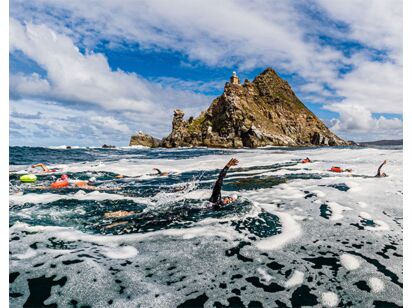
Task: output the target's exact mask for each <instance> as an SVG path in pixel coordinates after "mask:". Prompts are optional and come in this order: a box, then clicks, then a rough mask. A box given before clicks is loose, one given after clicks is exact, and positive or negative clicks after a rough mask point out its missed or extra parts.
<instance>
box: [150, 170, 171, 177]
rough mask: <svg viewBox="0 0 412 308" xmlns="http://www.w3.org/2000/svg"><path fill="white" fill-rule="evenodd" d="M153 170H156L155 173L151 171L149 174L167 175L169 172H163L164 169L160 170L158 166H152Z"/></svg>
mask: <svg viewBox="0 0 412 308" xmlns="http://www.w3.org/2000/svg"><path fill="white" fill-rule="evenodd" d="M153 170H154V171H156V173H151V174H150V175H159V176H167V175H169V174H170V172H165V171H163V172H162V171H160V169H158V168H153Z"/></svg>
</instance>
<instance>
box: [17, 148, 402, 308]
mask: <svg viewBox="0 0 412 308" xmlns="http://www.w3.org/2000/svg"><path fill="white" fill-rule="evenodd" d="M307 156H308V157H310V158H311V159H312V160H313V163H309V164H302V163H300V160H301V159H303V158H305V157H307ZM232 157H236V158H237V159H238V160H239V165H238V166H236V167H233V168H231V169H230V170H229V172H228V174H227V176H226V178H225V181H224V185H223V191H222V195H223V196H226V195H230V194H233V193H236V194H237V195H238V196H239V198H238V200H237V201H236V202H234V203H232V204H230V205H228V206H226V207H224V208H223V209H222V210H220V211H213V210H212V207H211V205H210V204H209V203H208V202H207V200H208V198H209V197H210V194H211V189H212V187H213V184H214V182H215V180H216V178H217V175H218V174H219V172H220V169H221V168H222V167H223V166H224V165H225V164H226V162H227V161H228V160H229V159H230V158H232ZM385 159H386V160H387V161H388V164H387V165H386V166H384V168H383V171H385V172H386V173H387V174H388V177H385V178H375V177H374V175H375V174H376V170H377V167H378V166H379V164H380V163H381V162H382V161H383V160H385ZM40 162H42V163H45V164H47V165H50V166H51V167H55V168H59V169H58V171H57V172H55V173H47V174H42V173H39V174H37V178H38V181H37V183H35V184H21V183H19V180H18V179H19V177H20V175H21V174H24V173H25V172H27V171H29V172H31V171H32V170H31V168H30V165H31V164H34V163H40ZM332 166H341V167H343V168H351V169H353V172H352V173H351V174H348V173H341V174H336V173H331V172H328V171H327V169H329V168H330V167H332ZM152 168H159V169H160V170H162V171H167V172H172V173H171V174H170V175H168V176H156V175H153V170H152ZM62 173H65V174H68V175H69V176H70V177H71V178H74V179H80V180H87V179H89V178H91V177H95V178H96V186H98V187H99V188H106V189H107V190H99V191H87V190H82V189H62V190H49V189H38V188H37V186H39V185H41V186H47V185H49V184H50V183H51V182H52V181H54V180H55V179H56V178H58V177H59V176H60V175H61V174H62ZM119 174H121V175H123V176H124V177H123V178H121V179H118V178H116V177H115V176H116V175H119ZM9 178H10V238H9V239H10V306H11V307H22V306H27V307H45V306H47V307H55V306H56V305H57V306H58V307H203V306H204V307H301V306H315V307H321V306H324V307H335V306H338V307H350V306H353V307H400V306H402V287H403V285H402V256H403V251H402V248H403V244H402V226H403V219H402V217H403V216H402V193H403V191H402V148H401V147H387V148H385V147H381V148H310V149H308V148H305V149H290V148H263V149H254V150H251V149H240V150H216V149H206V148H197V149H190V148H181V149H169V150H168V149H145V148H130V147H125V148H118V149H100V148H72V149H65V147H57V148H32V147H11V148H10V175H9ZM113 188H116V189H117V190H110V189H113ZM119 210H125V211H133V214H132V215H130V216H127V217H123V218H108V217H107V216H106V217H105V215H104V214H105V213H107V212H113V211H119Z"/></svg>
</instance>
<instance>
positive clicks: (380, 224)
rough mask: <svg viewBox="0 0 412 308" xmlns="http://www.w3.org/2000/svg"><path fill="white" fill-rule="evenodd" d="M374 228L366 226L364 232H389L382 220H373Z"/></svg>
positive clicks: (387, 226)
mask: <svg viewBox="0 0 412 308" xmlns="http://www.w3.org/2000/svg"><path fill="white" fill-rule="evenodd" d="M373 222H374V223H375V224H376V226H366V227H365V230H369V231H388V230H390V228H389V225H388V224H387V223H386V222H384V221H383V220H374V221H373Z"/></svg>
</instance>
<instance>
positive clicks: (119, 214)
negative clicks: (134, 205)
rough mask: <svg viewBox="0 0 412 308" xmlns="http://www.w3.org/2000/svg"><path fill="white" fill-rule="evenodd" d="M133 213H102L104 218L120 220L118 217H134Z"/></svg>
mask: <svg viewBox="0 0 412 308" xmlns="http://www.w3.org/2000/svg"><path fill="white" fill-rule="evenodd" d="M135 213H136V212H135V211H121V210H120V211H114V212H106V213H104V218H120V217H127V216H130V215H134V214H135Z"/></svg>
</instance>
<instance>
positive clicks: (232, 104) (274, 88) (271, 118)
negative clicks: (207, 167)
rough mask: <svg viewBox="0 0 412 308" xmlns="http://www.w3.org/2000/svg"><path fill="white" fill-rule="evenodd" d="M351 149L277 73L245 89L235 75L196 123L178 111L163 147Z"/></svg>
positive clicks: (269, 73) (265, 73)
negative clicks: (326, 147) (340, 146)
mask: <svg viewBox="0 0 412 308" xmlns="http://www.w3.org/2000/svg"><path fill="white" fill-rule="evenodd" d="M132 138H133V137H132ZM131 144H132V140H131ZM347 144H348V143H347V142H346V141H344V140H343V139H341V138H339V137H338V136H336V135H335V134H334V133H332V132H331V131H330V130H329V129H328V128H327V127H326V125H325V124H323V123H322V121H320V120H319V119H318V118H317V117H316V116H315V115H314V114H313V113H312V112H311V111H310V110H309V109H307V108H306V107H305V105H304V104H303V103H302V102H301V101H300V100H299V98H298V97H297V96H296V95H295V93H294V92H293V90H292V88H291V87H290V86H289V84H288V83H287V82H286V81H285V80H283V79H282V78H280V77H279V76H278V75H277V74H276V72H275V71H274V70H273V69H272V68H267V69H266V70H265V71H263V72H262V73H261V74H260V75H259V76H257V77H256V78H255V80H253V82H249V81H248V80H245V82H244V83H243V84H241V83H240V81H239V78H238V77H237V76H236V74H235V73H234V75H233V76H232V77H231V79H230V82H227V83H226V85H225V88H224V92H223V94H222V95H221V96H219V97H217V98H216V99H214V100H213V102H212V104H211V105H210V106H209V108H208V109H207V110H206V111H204V112H202V113H201V114H200V115H199V116H198V117H197V118H193V117H191V118H189V119H188V120H184V113H183V111H181V110H175V112H174V117H173V122H172V131H171V133H170V134H169V136H167V137H166V138H164V139H163V140H162V141H161V142H160V146H162V147H168V148H170V147H181V146H207V147H220V148H240V147H251V148H254V147H260V146H267V145H273V146H311V145H325V146H328V145H329V146H335V145H347Z"/></svg>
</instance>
